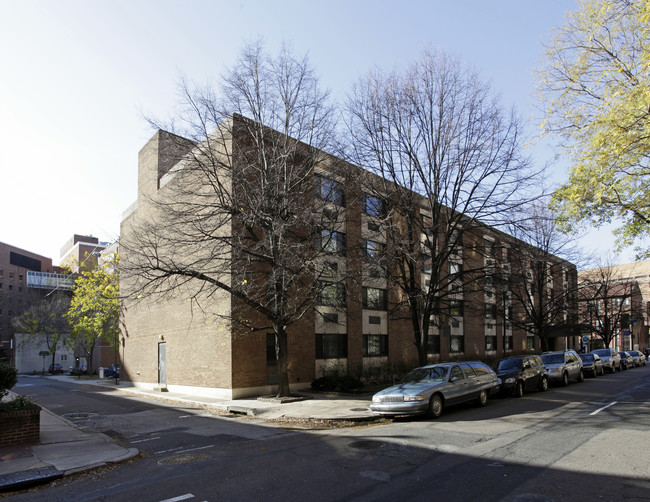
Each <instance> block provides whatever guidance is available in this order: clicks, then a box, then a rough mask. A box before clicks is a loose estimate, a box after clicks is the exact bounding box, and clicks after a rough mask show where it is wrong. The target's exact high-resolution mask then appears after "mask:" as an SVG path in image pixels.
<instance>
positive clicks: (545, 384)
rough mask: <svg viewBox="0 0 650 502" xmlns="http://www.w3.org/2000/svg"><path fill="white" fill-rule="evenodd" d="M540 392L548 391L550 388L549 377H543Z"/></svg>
mask: <svg viewBox="0 0 650 502" xmlns="http://www.w3.org/2000/svg"><path fill="white" fill-rule="evenodd" d="M539 390H540V392H546V391H547V390H548V378H546V377H542V381H541V382H540V384H539Z"/></svg>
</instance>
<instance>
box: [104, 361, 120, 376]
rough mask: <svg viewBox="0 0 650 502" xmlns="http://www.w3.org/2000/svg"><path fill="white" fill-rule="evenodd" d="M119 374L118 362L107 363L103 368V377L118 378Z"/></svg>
mask: <svg viewBox="0 0 650 502" xmlns="http://www.w3.org/2000/svg"><path fill="white" fill-rule="evenodd" d="M119 376H120V365H119V364H109V365H108V367H106V368H104V377H105V378H119Z"/></svg>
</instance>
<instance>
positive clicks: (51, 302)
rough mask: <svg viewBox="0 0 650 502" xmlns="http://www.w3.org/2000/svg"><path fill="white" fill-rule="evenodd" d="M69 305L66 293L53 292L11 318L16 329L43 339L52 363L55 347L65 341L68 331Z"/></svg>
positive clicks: (37, 338)
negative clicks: (67, 314)
mask: <svg viewBox="0 0 650 502" xmlns="http://www.w3.org/2000/svg"><path fill="white" fill-rule="evenodd" d="M69 307H70V297H69V296H68V295H66V294H65V293H60V292H59V293H54V294H52V295H49V296H46V297H45V298H43V299H42V300H41V301H40V302H38V303H35V304H33V305H32V306H31V307H29V308H28V309H27V310H26V311H25V312H23V313H22V314H21V315H20V316H18V317H14V319H13V320H12V324H13V327H14V329H16V331H18V332H22V333H26V334H28V335H29V337H30V339H32V340H38V341H40V340H42V339H43V338H44V339H45V342H46V344H47V348H48V350H49V351H50V355H51V356H52V363H51V364H52V365H54V362H55V361H56V351H57V349H58V348H59V347H61V346H62V345H63V344H65V343H66V338H67V336H68V335H69V333H70V325H69V323H68V321H67V319H66V317H65V314H66V312H67V311H68V308H69Z"/></svg>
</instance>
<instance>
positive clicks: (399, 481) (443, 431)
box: [11, 366, 650, 502]
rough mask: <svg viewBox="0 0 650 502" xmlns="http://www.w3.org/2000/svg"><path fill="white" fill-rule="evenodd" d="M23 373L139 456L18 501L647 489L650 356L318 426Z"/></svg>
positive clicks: (643, 492)
mask: <svg viewBox="0 0 650 502" xmlns="http://www.w3.org/2000/svg"><path fill="white" fill-rule="evenodd" d="M19 385H22V387H20V386H19V387H17V388H16V391H17V392H20V393H23V394H28V395H31V396H33V397H34V398H35V399H36V400H37V401H38V402H39V403H40V404H42V405H43V406H45V407H47V408H49V409H51V410H52V411H53V412H55V413H57V414H60V415H62V416H65V417H66V418H68V419H70V420H72V421H74V422H75V423H77V424H78V425H80V426H81V427H83V428H90V429H92V430H98V431H101V432H104V433H106V434H109V435H110V436H111V437H113V438H114V439H115V440H116V441H117V442H119V443H120V444H122V445H124V446H130V447H137V448H138V449H140V451H141V452H142V455H141V456H140V457H138V458H135V459H133V460H131V461H129V462H127V463H124V464H120V465H116V466H112V467H108V468H102V469H98V470H96V471H92V472H90V473H86V474H80V475H77V476H72V477H69V478H64V479H62V480H60V481H56V482H54V483H52V484H51V485H49V486H42V487H39V488H35V489H32V490H29V491H26V492H22V493H14V494H11V497H12V500H17V501H22V500H26V501H27V500H29V501H41V500H42V501H54V500H62V501H63V500H65V501H90V500H110V501H133V500H137V501H138V502H147V501H155V502H160V501H174V502H176V501H181V500H198V501H216V500H223V499H231V500H284V501H286V500H306V499H308V500H312V501H317V500H328V501H329V500H332V501H338V500H340V501H344V500H345V501H347V500H391V501H394V500H435V499H438V498H440V499H443V500H460V501H465V500H485V501H528V500H536V501H539V500H546V501H552V500H555V501H563V500H567V501H568V500H571V501H576V500H629V499H634V500H650V468H649V467H648V466H650V366H648V367H645V368H636V369H633V370H629V371H626V372H621V373H617V374H614V375H609V374H608V375H606V376H604V377H598V378H597V379H593V378H588V379H587V380H586V381H585V382H584V383H574V384H571V385H570V386H568V387H565V388H560V387H552V388H551V389H550V390H549V391H548V392H545V393H540V392H533V393H529V394H526V395H525V396H524V397H523V398H521V399H515V398H497V399H491V400H490V401H489V403H488V405H487V406H486V407H484V408H476V407H474V406H472V405H460V406H457V407H454V408H449V409H446V410H445V413H444V415H443V416H442V417H441V418H440V419H437V420H429V419H425V418H411V419H392V420H385V421H381V422H378V423H372V424H365V425H358V426H355V427H344V428H327V429H325V428H321V429H319V428H308V426H309V424H269V423H265V422H264V421H262V420H259V419H254V418H250V417H242V416H239V415H223V416H217V415H211V414H209V413H207V412H205V411H204V410H202V409H200V408H194V407H190V406H179V405H174V404H171V403H165V402H160V401H153V400H148V399H144V398H139V397H135V396H128V395H125V394H123V393H119V392H118V391H114V390H113V391H111V390H106V389H98V388H96V387H92V386H84V385H71V384H66V383H65V382H58V381H50V380H46V379H29V382H21V384H19ZM305 427H307V428H305Z"/></svg>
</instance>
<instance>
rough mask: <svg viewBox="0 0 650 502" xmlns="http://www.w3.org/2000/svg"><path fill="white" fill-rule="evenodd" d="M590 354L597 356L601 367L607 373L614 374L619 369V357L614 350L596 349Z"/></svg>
mask: <svg viewBox="0 0 650 502" xmlns="http://www.w3.org/2000/svg"><path fill="white" fill-rule="evenodd" d="M591 353H592V354H596V355H598V356H599V357H600V358H601V359H602V361H603V366H604V367H605V369H606V370H607V371H610V372H612V373H615V372H616V371H617V370H620V369H621V356H620V354H619V353H618V352H617V351H615V350H614V349H596V350H592V351H591Z"/></svg>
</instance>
